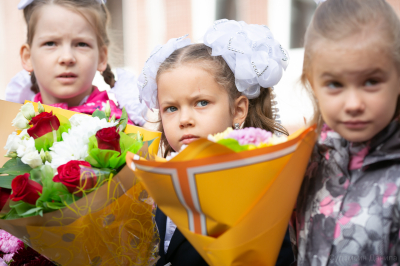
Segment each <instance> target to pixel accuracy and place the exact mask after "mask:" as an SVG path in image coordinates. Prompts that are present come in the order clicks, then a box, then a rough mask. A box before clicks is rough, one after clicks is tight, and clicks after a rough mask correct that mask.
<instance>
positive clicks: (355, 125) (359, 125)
mask: <svg viewBox="0 0 400 266" xmlns="http://www.w3.org/2000/svg"><path fill="white" fill-rule="evenodd" d="M343 124H344V125H345V126H346V127H347V128H348V129H364V128H365V127H366V126H368V124H370V122H369V121H361V120H355V121H345V122H343Z"/></svg>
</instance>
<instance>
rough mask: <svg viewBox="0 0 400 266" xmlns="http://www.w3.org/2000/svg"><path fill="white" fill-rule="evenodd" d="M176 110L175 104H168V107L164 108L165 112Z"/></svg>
mask: <svg viewBox="0 0 400 266" xmlns="http://www.w3.org/2000/svg"><path fill="white" fill-rule="evenodd" d="M177 110H178V108H176V107H175V106H170V107H167V108H165V112H167V113H173V112H176V111H177Z"/></svg>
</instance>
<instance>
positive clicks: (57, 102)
mask: <svg viewBox="0 0 400 266" xmlns="http://www.w3.org/2000/svg"><path fill="white" fill-rule="evenodd" d="M18 8H19V9H23V10H24V17H25V20H26V23H27V26H28V30H27V33H28V34H27V42H26V44H24V45H23V46H22V47H21V51H20V55H21V61H22V66H23V68H24V69H25V70H26V71H27V72H29V74H30V78H29V79H30V80H29V81H30V82H29V85H30V86H28V88H29V87H30V88H29V89H28V90H27V89H21V88H19V89H18V85H17V86H15V84H18V83H23V82H22V81H21V80H23V75H24V74H23V73H20V74H19V75H17V76H16V77H15V78H14V79H13V81H12V82H11V83H10V85H9V86H8V88H7V91H6V100H8V101H14V102H23V101H24V100H33V101H35V102H41V103H43V104H46V105H52V106H56V107H60V108H63V109H69V110H72V111H76V112H80V113H86V114H92V113H93V112H94V111H95V110H96V109H100V110H104V108H105V104H106V102H107V101H108V100H109V98H108V95H107V92H106V91H102V92H100V91H99V90H98V89H97V88H96V87H95V86H93V85H92V82H93V79H94V76H95V74H96V71H99V72H100V73H101V74H102V75H103V77H104V81H105V82H106V83H107V84H109V85H110V87H111V88H113V87H114V85H115V80H114V74H113V73H112V72H111V68H110V65H109V64H108V62H107V60H108V46H109V44H110V40H109V38H108V34H107V24H108V22H109V13H108V11H107V8H106V6H105V1H104V0H22V1H21V2H20V4H19V6H18ZM27 72H25V75H26V73H27ZM121 76H125V77H126V76H127V75H126V73H123V75H121ZM130 78H133V77H132V76H130ZM25 79H27V78H25ZM133 79H134V78H133ZM121 83H123V84H124V86H127V82H125V81H124V82H121ZM131 83H132V84H136V83H135V82H131ZM13 84H14V86H13ZM19 87H23V86H19ZM117 87H118V86H116V88H114V90H113V91H114V92H115V93H116V98H117V100H119V99H123V100H124V101H123V102H120V103H119V105H120V107H122V106H124V105H127V106H126V107H127V110H128V114H129V117H130V119H131V120H132V121H133V122H134V123H135V124H138V125H143V124H144V122H145V120H144V119H143V117H142V115H141V114H142V113H144V111H145V110H144V109H145V106H144V105H142V104H140V102H139V98H138V93H136V94H135V90H137V89H136V86H132V87H131V88H125V89H118V88H117ZM120 87H121V86H120ZM128 87H129V86H128ZM118 92H120V93H119V94H118ZM122 92H123V94H124V95H120V94H121V93H122ZM110 105H111V115H113V114H115V116H116V118H119V117H120V116H121V109H119V108H118V107H117V106H116V105H115V103H114V102H113V101H110Z"/></svg>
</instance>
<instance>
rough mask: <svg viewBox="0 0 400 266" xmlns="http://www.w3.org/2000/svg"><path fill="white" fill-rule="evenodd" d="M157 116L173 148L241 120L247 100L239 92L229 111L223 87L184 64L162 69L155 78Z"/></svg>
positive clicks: (205, 136) (205, 73)
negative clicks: (158, 113)
mask: <svg viewBox="0 0 400 266" xmlns="http://www.w3.org/2000/svg"><path fill="white" fill-rule="evenodd" d="M157 85H158V101H159V106H160V114H161V120H162V123H163V127H164V132H165V135H166V137H167V140H168V143H169V144H170V145H171V147H172V148H173V149H174V150H175V151H179V150H180V148H181V146H182V145H183V144H189V143H191V142H192V141H194V140H197V139H198V138H207V136H208V134H215V133H218V132H222V131H224V130H225V129H226V128H227V127H232V125H233V124H234V123H240V124H241V123H242V122H243V121H244V120H245V118H246V116H247V108H248V100H247V99H246V98H245V97H244V96H241V97H239V98H238V99H237V100H236V101H235V104H234V113H233V114H232V112H231V109H230V105H229V96H228V93H227V92H226V90H225V89H224V88H223V87H221V85H219V84H218V83H216V82H215V80H214V77H213V76H212V75H211V74H209V73H208V72H207V71H205V70H203V69H202V68H199V67H196V66H194V65H184V66H180V67H178V68H175V69H172V70H170V71H166V72H164V73H162V74H161V75H160V77H159V79H158V82H157Z"/></svg>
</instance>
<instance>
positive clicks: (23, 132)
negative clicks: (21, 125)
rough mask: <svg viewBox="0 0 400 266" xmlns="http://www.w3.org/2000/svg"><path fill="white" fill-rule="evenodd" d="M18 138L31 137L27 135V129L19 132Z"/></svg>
mask: <svg viewBox="0 0 400 266" xmlns="http://www.w3.org/2000/svg"><path fill="white" fill-rule="evenodd" d="M18 137H19V138H20V139H29V138H30V137H31V136H29V134H28V129H24V130H22V131H21V133H19V135H18Z"/></svg>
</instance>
